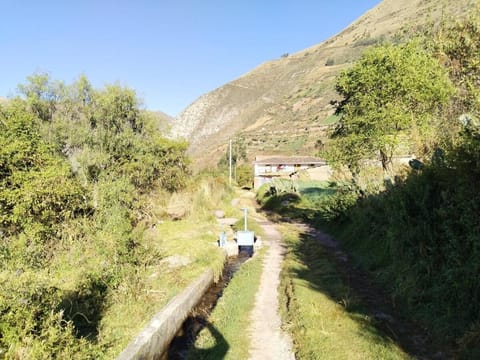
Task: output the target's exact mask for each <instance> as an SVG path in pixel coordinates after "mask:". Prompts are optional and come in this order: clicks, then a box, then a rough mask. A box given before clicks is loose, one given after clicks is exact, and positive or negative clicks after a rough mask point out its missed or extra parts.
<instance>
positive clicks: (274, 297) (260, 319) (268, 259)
mask: <svg viewBox="0 0 480 360" xmlns="http://www.w3.org/2000/svg"><path fill="white" fill-rule="evenodd" d="M258 223H259V224H260V226H261V227H262V228H263V231H264V233H265V240H264V242H266V243H267V244H268V250H267V254H266V255H265V258H264V263H263V272H262V276H261V278H260V287H259V289H258V291H257V295H256V299H255V306H254V308H253V310H252V316H251V319H252V323H251V327H250V337H251V350H250V359H252V360H255V359H265V360H268V359H272V360H274V359H275V360H284V359H285V360H291V359H295V356H294V355H293V353H292V349H291V339H290V337H289V336H288V335H287V334H285V333H284V331H283V330H282V326H281V325H282V320H281V317H280V314H279V294H278V287H279V284H280V271H281V265H282V261H283V257H284V253H285V248H284V246H283V245H282V243H281V235H280V233H279V232H278V230H277V229H276V227H275V225H274V224H273V223H271V222H270V221H267V220H263V221H258Z"/></svg>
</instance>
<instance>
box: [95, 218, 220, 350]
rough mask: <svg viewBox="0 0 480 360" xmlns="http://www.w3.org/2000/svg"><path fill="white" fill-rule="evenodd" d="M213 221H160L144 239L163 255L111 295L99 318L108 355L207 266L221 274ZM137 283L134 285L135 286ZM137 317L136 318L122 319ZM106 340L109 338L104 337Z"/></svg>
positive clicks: (118, 347)
mask: <svg viewBox="0 0 480 360" xmlns="http://www.w3.org/2000/svg"><path fill="white" fill-rule="evenodd" d="M215 226H216V224H214V223H211V222H196V221H191V220H188V219H187V220H181V221H175V222H171V221H168V222H165V223H163V224H160V225H158V226H157V227H156V228H155V230H154V231H152V232H151V233H150V234H149V236H148V238H147V240H146V241H147V242H148V246H149V248H150V249H151V250H152V251H154V252H155V251H157V252H160V253H161V254H162V256H164V258H163V260H161V261H160V262H159V263H158V264H154V265H151V266H147V267H146V268H144V269H143V270H138V271H137V273H136V275H132V276H131V278H130V279H127V281H128V282H129V283H130V285H129V286H126V287H120V288H119V289H118V290H117V291H115V293H114V294H112V298H111V300H112V303H111V306H109V307H108V308H107V309H106V311H105V314H104V316H103V319H102V325H103V326H102V334H103V336H104V339H105V341H108V342H113V343H115V346H109V348H108V353H107V358H109V357H115V355H116V354H118V353H119V352H120V351H121V350H123V349H124V348H125V347H126V346H127V345H128V343H129V342H130V341H131V340H132V339H133V338H134V337H135V336H136V335H137V334H138V333H139V332H140V331H141V329H142V328H143V327H144V326H145V325H146V324H147V323H148V322H149V321H150V319H151V318H152V317H153V315H154V314H155V313H156V312H158V311H160V310H161V309H162V307H163V306H164V305H165V304H166V303H167V302H168V301H169V300H170V299H172V298H173V297H174V296H176V295H177V294H179V293H180V292H181V291H182V290H183V289H185V288H186V287H187V286H188V285H189V284H190V283H191V282H192V281H194V280H195V279H196V278H197V277H198V275H199V274H201V273H203V271H205V270H206V269H207V268H213V269H214V272H215V274H217V276H219V274H220V273H221V270H222V267H223V262H224V254H223V252H222V251H220V250H218V249H217V248H215V246H216V243H215V239H216V235H215V234H214V233H213V232H212V231H211V229H212V228H214V227H215ZM133 284H136V286H133V287H132V285H133ZM125 319H135V321H125ZM107 339H108V340H107Z"/></svg>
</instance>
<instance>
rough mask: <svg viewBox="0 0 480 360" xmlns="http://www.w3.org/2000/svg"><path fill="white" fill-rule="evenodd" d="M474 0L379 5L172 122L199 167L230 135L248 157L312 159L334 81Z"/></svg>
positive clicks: (210, 161) (214, 157)
mask: <svg viewBox="0 0 480 360" xmlns="http://www.w3.org/2000/svg"><path fill="white" fill-rule="evenodd" d="M475 3H476V2H475V0H457V1H456V2H455V4H453V2H448V1H445V0H443V1H433V0H400V1H399V0H384V1H382V2H381V3H380V4H378V5H377V6H375V7H374V8H372V9H370V10H368V11H367V12H366V13H365V14H364V15H362V16H361V17H359V18H358V19H357V20H355V21H353V22H352V23H351V24H350V25H349V26H347V27H346V28H345V29H344V30H342V31H340V32H339V33H338V34H336V35H334V36H332V37H331V38H329V39H327V40H325V41H323V42H321V43H319V44H315V45H312V46H311V47H308V48H306V49H304V50H301V51H299V52H296V53H295V54H291V55H288V56H282V57H280V58H279V59H274V60H270V61H266V62H264V63H262V64H260V65H258V66H257V67H255V68H254V69H252V70H250V71H248V72H246V73H245V74H243V75H242V76H240V77H238V78H237V79H234V80H232V81H230V82H228V83H226V84H224V85H222V86H220V87H218V88H216V89H214V90H213V91H211V92H208V93H206V94H203V95H201V96H200V97H199V98H198V99H197V100H195V101H194V102H193V103H192V104H190V105H189V106H188V107H187V108H186V109H185V110H183V111H182V112H181V113H180V114H179V115H178V116H177V117H176V118H175V119H174V121H173V122H172V128H171V134H172V136H173V137H175V138H179V137H184V138H186V139H187V140H188V141H189V142H190V147H189V152H190V154H191V156H192V157H193V158H194V159H195V162H196V166H197V167H203V166H207V165H214V164H215V163H216V162H217V161H218V159H219V158H220V157H221V156H222V155H223V153H224V152H225V150H226V144H227V143H228V139H230V138H234V137H236V138H238V137H242V138H243V139H245V143H246V147H247V157H248V158H249V159H253V157H254V156H255V155H261V154H282V155H295V154H304V155H315V154H316V153H317V152H318V148H319V147H321V146H322V142H324V141H325V137H326V131H327V129H328V124H330V123H332V122H333V121H334V120H335V119H334V118H333V117H332V116H333V112H334V109H333V107H332V105H331V104H330V103H331V101H332V100H335V99H336V98H337V97H338V96H337V94H336V92H335V78H336V76H337V75H338V74H339V72H340V71H341V70H342V69H345V68H346V67H348V66H349V65H350V64H351V63H352V62H353V61H355V60H356V59H358V58H359V57H360V55H361V53H362V52H363V51H364V50H365V49H366V48H368V47H370V46H373V45H375V44H379V43H381V42H383V41H385V40H386V39H392V38H393V37H394V36H396V34H398V33H399V32H401V31H402V29H403V30H404V31H407V30H408V31H413V32H414V31H416V29H418V28H421V27H422V26H425V25H426V24H427V23H429V22H432V21H438V19H440V18H441V17H443V16H456V17H458V16H462V15H463V14H465V13H466V11H467V10H468V9H469V8H471V7H472V6H473V5H474V4H475Z"/></svg>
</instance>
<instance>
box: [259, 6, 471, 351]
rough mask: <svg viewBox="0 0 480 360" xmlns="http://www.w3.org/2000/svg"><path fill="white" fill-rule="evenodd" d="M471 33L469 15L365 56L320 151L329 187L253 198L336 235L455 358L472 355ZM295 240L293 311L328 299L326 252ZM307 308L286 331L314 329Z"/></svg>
mask: <svg viewBox="0 0 480 360" xmlns="http://www.w3.org/2000/svg"><path fill="white" fill-rule="evenodd" d="M479 29H480V19H479V17H478V13H474V14H472V15H471V16H470V17H469V18H468V19H466V20H462V21H460V20H458V21H457V20H449V21H444V22H442V24H440V26H438V27H436V28H434V29H433V30H428V31H427V33H426V34H425V35H424V36H418V34H417V36H416V37H415V38H414V39H410V40H406V41H405V42H403V43H399V44H397V45H390V44H383V45H380V46H378V47H376V48H374V49H372V50H368V51H366V52H365V54H364V55H363V56H362V58H361V59H360V60H359V61H358V62H357V63H356V64H354V65H353V66H352V67H351V68H349V69H347V70H345V71H344V72H343V73H342V74H341V75H340V76H339V77H338V80H337V91H338V93H339V95H341V96H342V100H340V101H339V102H338V103H337V116H339V117H340V120H339V123H338V125H337V126H336V129H335V131H334V132H333V133H332V134H331V142H330V143H328V144H327V146H326V147H325V149H323V153H322V155H324V156H326V157H327V158H328V160H329V161H330V163H331V164H332V165H333V166H334V167H335V168H336V171H337V175H336V176H337V179H336V182H335V183H332V184H331V185H330V186H327V187H325V186H323V187H319V188H318V189H319V190H318V192H319V193H320V192H325V190H328V192H330V193H329V194H327V195H326V196H324V197H323V199H321V200H319V199H316V200H315V199H314V198H312V196H311V195H312V194H315V191H310V192H305V191H303V192H302V191H298V192H295V193H294V192H292V191H289V190H285V191H283V192H282V191H278V189H276V191H273V192H271V191H270V189H269V188H268V187H265V188H263V189H261V191H260V192H259V194H258V200H259V201H260V203H261V204H263V206H264V207H265V208H267V209H271V210H276V211H278V212H280V213H281V214H282V215H284V216H288V217H293V218H298V219H301V220H304V221H307V222H309V223H311V224H314V225H315V226H317V227H319V228H322V229H325V230H328V231H329V232H330V233H332V234H333V235H335V236H336V237H337V238H338V239H339V240H340V241H341V243H342V245H343V247H344V248H345V249H347V250H348V251H349V253H350V254H351V256H352V257H353V259H354V262H355V263H356V264H357V265H358V266H360V267H361V268H363V269H365V270H367V271H368V272H369V273H370V274H371V277H372V279H374V280H375V281H376V282H378V283H380V284H383V286H384V288H385V289H386V291H387V294H388V299H389V301H390V303H391V306H392V307H393V308H395V309H396V310H397V311H398V312H399V313H402V314H403V315H405V316H408V317H409V318H410V319H411V320H412V321H413V322H415V323H417V324H419V325H420V326H421V327H423V328H424V329H426V330H425V332H426V333H429V334H431V335H432V337H433V338H434V339H435V341H436V343H437V344H438V345H439V346H440V348H442V346H443V347H444V348H447V350H445V351H447V354H449V355H448V356H452V357H455V358H462V359H474V358H478V356H479V355H480V341H479V339H480V326H479V323H480V307H479V306H480V299H479V296H480V287H479V284H478V281H477V279H478V278H479V276H480V272H479V269H480V267H479V264H480V258H479V256H478V254H479V251H478V249H479V246H480V237H479V229H480V216H479V215H480V209H479V204H480V198H479V191H478V179H479V178H480V171H479V169H480V161H479V154H480V121H479V111H480V96H479V95H480V93H479V90H478V89H479V85H480V66H479V61H478V59H479V57H480V54H479V52H478V49H479V48H480V31H479ZM405 154H414V155H415V156H414V157H415V158H414V159H412V160H411V161H410V162H409V166H408V165H406V166H403V167H402V166H394V161H393V160H394V158H395V156H396V155H405ZM322 188H323V189H322ZM288 241H289V242H290V246H292V241H293V240H291V239H290V240H288ZM295 241H298V240H295ZM295 241H293V243H295ZM294 246H296V247H299V246H300V247H312V248H311V250H309V251H308V252H303V253H308V254H310V255H308V257H307V258H304V259H301V261H299V260H298V259H295V257H294V256H295V255H291V256H290V259H289V262H290V264H289V265H287V270H286V272H285V273H284V274H285V277H286V279H287V280H285V279H284V281H285V283H286V284H293V285H291V286H293V289H294V291H296V292H295V298H294V299H293V300H290V301H293V302H294V304H292V305H291V306H290V307H291V308H292V309H294V311H298V312H299V314H301V312H302V311H305V309H308V304H312V303H313V302H312V299H311V298H310V297H311V296H315V295H316V296H321V294H324V295H325V294H328V290H326V289H324V288H323V287H319V286H318V284H319V283H322V282H323V280H322V278H323V277H324V275H322V274H323V273H322V272H319V273H318V274H315V269H317V268H318V267H321V266H322V263H324V262H325V259H324V255H322V254H321V250H316V247H315V246H314V245H312V244H311V243H310V240H309V239H302V240H301V241H299V242H298V243H297V244H295V245H294ZM315 254H316V255H315ZM302 267H303V268H302ZM288 269H290V270H288ZM307 269H308V270H307ZM327 273H328V271H327ZM301 284H303V285H301ZM289 286H290V285H289ZM295 288H296V290H295ZM299 289H301V291H300V290H299ZM312 289H315V291H313V290H312ZM299 294H300V295H299ZM301 294H304V295H301ZM317 301H318V300H315V303H316V302H317ZM315 309H316V308H315V307H311V308H310V310H308V312H307V313H305V314H304V315H303V316H299V318H298V319H294V320H292V321H293V324H292V326H293V329H294V334H295V333H301V331H300V332H298V331H299V330H298V329H305V330H303V331H308V330H307V329H310V328H311V327H312V324H311V323H310V319H311V318H312V317H314V316H315V314H314V311H315ZM318 321H319V322H318V323H317V325H318V324H321V323H322V322H321V320H320V319H319V320H318ZM295 329H297V330H295ZM323 335H324V339H323V340H322V341H326V340H325V339H326V338H328V337H329V336H330V335H331V334H330V333H329V332H328V330H327V331H326V332H325V334H323ZM302 338H303V337H302ZM306 338H308V337H306ZM305 341H308V340H306V339H305ZM319 341H320V340H319ZM303 346H304V345H303V343H302V345H301V346H300V349H301V348H303ZM299 351H300V353H301V351H302V350H299ZM309 356H310V355H309V354H307V353H306V354H304V357H303V358H309Z"/></svg>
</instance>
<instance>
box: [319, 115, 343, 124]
mask: <svg viewBox="0 0 480 360" xmlns="http://www.w3.org/2000/svg"><path fill="white" fill-rule="evenodd" d="M339 120H340V116H338V115H335V114H333V115H330V116H328V117H326V118H324V119H323V120H321V121H320V124H321V125H332V124H336V123H337V122H338V121H339Z"/></svg>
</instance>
